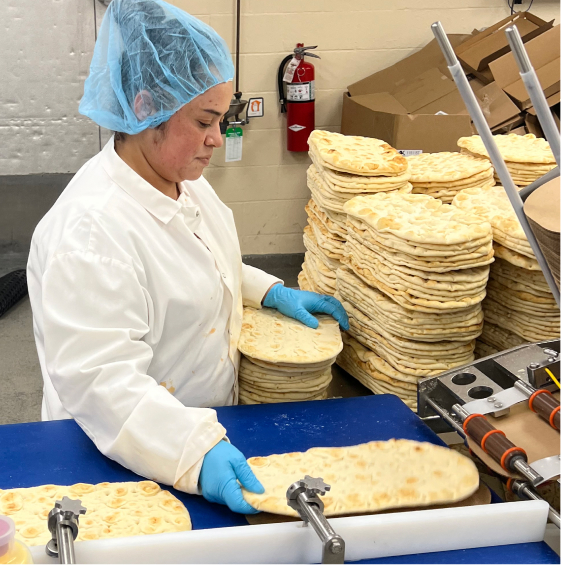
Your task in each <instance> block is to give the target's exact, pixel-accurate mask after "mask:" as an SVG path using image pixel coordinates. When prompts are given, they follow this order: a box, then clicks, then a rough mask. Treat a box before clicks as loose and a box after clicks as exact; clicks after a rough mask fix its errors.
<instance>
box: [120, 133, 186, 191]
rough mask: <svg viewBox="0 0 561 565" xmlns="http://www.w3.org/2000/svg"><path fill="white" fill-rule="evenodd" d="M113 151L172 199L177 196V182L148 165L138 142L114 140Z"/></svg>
mask: <svg viewBox="0 0 561 565" xmlns="http://www.w3.org/2000/svg"><path fill="white" fill-rule="evenodd" d="M115 152H116V153H117V155H119V157H120V158H121V159H122V160H123V161H124V162H125V163H126V164H127V165H128V166H129V167H130V168H131V169H132V170H133V171H134V172H135V173H137V174H138V175H140V176H141V177H142V178H143V179H144V180H145V181H146V182H148V183H150V184H151V185H152V186H153V187H154V188H156V189H158V190H159V191H160V192H161V193H162V194H165V195H166V196H168V197H169V198H172V199H173V200H177V199H178V198H179V195H180V192H179V187H178V186H177V183H175V182H172V181H169V180H166V179H164V178H163V177H162V176H160V175H159V174H158V173H157V172H156V171H155V170H154V169H153V168H152V167H151V165H150V163H149V162H148V159H146V157H145V155H144V153H143V152H142V148H141V146H140V145H139V144H137V143H133V142H132V141H131V140H127V141H126V142H123V141H121V142H115Z"/></svg>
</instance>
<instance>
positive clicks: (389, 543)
mask: <svg viewBox="0 0 561 565" xmlns="http://www.w3.org/2000/svg"><path fill="white" fill-rule="evenodd" d="M548 508H549V507H548V504H547V503H546V502H544V501H525V502H511V503H501V504H489V505H485V506H466V507H461V508H445V509H440V510H422V511H416V512H402V513H395V514H385V515H383V514H382V515H377V516H356V517H350V518H333V519H331V520H329V521H330V523H331V524H332V526H333V528H334V529H335V531H336V532H337V533H338V534H340V535H341V536H342V537H343V539H344V540H345V543H346V553H345V560H346V561H358V560H360V559H367V558H374V557H387V556H390V555H408V554H412V553H429V552H434V551H448V550H455V549H469V548H473V547H488V546H496V545H507V544H513V543H528V542H537V541H542V540H543V539H544V534H545V526H546V522H547V513H548ZM32 553H33V559H34V562H35V563H56V561H55V560H53V559H50V558H49V557H47V555H46V554H45V550H44V547H34V548H32ZM76 561H77V563H320V562H321V544H320V541H319V539H318V537H317V535H316V533H315V532H314V531H313V529H312V528H311V527H308V528H304V527H302V523H301V522H289V523H283V524H267V525H262V526H240V527H235V528H220V529H212V530H196V531H192V532H181V533H174V534H158V535H151V536H140V537H131V538H122V539H108V540H96V541H89V542H79V543H77V544H76Z"/></svg>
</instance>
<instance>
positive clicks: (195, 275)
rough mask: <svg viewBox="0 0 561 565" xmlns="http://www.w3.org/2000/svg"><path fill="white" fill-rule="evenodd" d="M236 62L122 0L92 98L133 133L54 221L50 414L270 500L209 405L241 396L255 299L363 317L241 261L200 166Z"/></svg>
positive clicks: (183, 28)
mask: <svg viewBox="0 0 561 565" xmlns="http://www.w3.org/2000/svg"><path fill="white" fill-rule="evenodd" d="M232 77H233V66H232V61H231V57H230V55H229V52H228V49H227V47H226V45H225V43H224V42H223V40H222V39H221V38H220V37H219V36H218V35H216V33H215V32H214V31H213V30H212V29H211V28H209V27H208V26H206V25H204V24H203V23H201V22H200V21H198V20H196V19H195V18H193V17H191V16H189V15H188V14H186V13H185V12H183V11H181V10H179V9H178V8H175V7H173V6H171V5H169V4H166V3H165V2H163V1H161V0H113V2H112V3H111V5H110V6H109V8H108V10H107V13H106V15H105V17H104V20H103V23H102V26H101V29H100V33H99V37H98V40H97V42H96V46H95V50H94V56H93V60H92V64H91V69H90V75H89V77H88V79H87V80H86V83H85V94H84V98H83V99H82V102H81V104H80V112H81V113H83V114H85V115H87V116H89V117H90V118H92V119H93V120H94V121H95V122H96V123H97V124H99V125H101V126H103V127H106V128H109V129H112V130H113V131H115V132H117V133H116V134H115V136H114V137H113V138H112V139H111V140H110V141H109V142H108V143H107V145H106V146H105V148H104V149H103V150H102V151H101V152H100V153H99V154H98V155H96V156H95V157H93V158H92V159H91V160H90V161H88V162H87V163H86V164H85V165H84V166H83V167H82V168H81V169H80V170H79V171H78V173H77V174H76V175H75V177H74V178H73V180H72V181H71V182H70V184H69V185H68V187H67V188H66V189H65V190H64V192H63V194H62V195H61V197H60V198H59V199H58V200H57V202H56V203H55V205H54V206H53V208H52V209H51V210H50V211H49V212H48V213H47V215H46V216H45V217H44V218H43V220H42V221H41V222H40V223H39V225H38V226H37V228H36V230H35V233H34V235H33V241H32V246H31V251H30V256H29V263H28V281H29V294H30V298H31V305H32V308H33V318H34V332H35V339H36V342H37V349H38V353H39V359H40V363H41V370H42V373H43V378H44V397H43V407H42V417H43V419H44V420H53V419H61V418H75V419H76V421H77V422H78V424H79V425H80V426H81V427H82V429H83V430H84V431H85V433H86V434H88V436H89V437H90V438H91V439H92V440H93V441H94V442H95V444H96V445H97V447H98V448H99V449H100V451H101V452H102V453H104V454H105V455H107V456H108V457H110V458H112V459H114V460H116V461H118V462H119V463H121V464H122V465H124V466H126V467H128V468H130V469H132V470H133V471H135V472H136V473H138V474H140V475H142V476H145V477H149V478H151V479H153V480H156V481H158V482H162V483H165V484H169V485H173V486H174V487H175V488H177V489H179V490H182V491H185V492H189V493H199V492H201V493H202V494H203V496H205V497H206V498H207V499H208V500H211V501H213V502H219V503H223V504H227V505H228V506H229V507H230V508H231V509H232V510H234V511H236V512H253V511H254V510H253V509H252V508H251V507H250V506H249V505H248V504H247V503H246V502H245V501H244V500H243V497H242V494H241V490H240V487H239V483H238V480H239V481H240V483H241V484H242V485H244V486H245V487H246V488H248V489H250V490H252V491H254V492H262V488H263V487H262V486H261V485H260V483H259V482H258V481H257V479H256V478H255V476H254V475H253V473H252V472H251V470H250V468H249V466H248V465H247V462H246V460H245V458H244V457H243V455H242V454H241V453H240V452H239V451H238V450H237V449H236V448H235V447H234V446H232V445H230V444H229V443H228V441H227V440H226V439H225V434H226V430H225V429H224V428H223V427H222V426H221V425H220V423H219V422H218V421H217V417H216V412H215V411H214V410H211V409H209V408H208V407H209V406H220V405H229V404H233V403H236V402H237V392H238V390H237V370H238V364H239V354H238V352H237V342H238V338H239V335H240V330H241V321H242V307H243V306H242V305H243V304H247V305H251V306H253V307H255V308H260V307H261V305H262V304H263V305H264V306H267V307H270V308H277V309H278V310H280V311H281V312H282V313H284V314H286V315H287V316H291V317H293V318H296V319H298V320H300V321H302V322H303V323H305V324H308V325H309V326H312V327H317V320H316V319H315V318H314V317H313V316H312V313H314V312H324V313H328V314H331V315H333V316H334V317H335V318H336V319H337V320H338V321H339V322H340V324H341V326H342V327H343V328H345V329H346V328H347V327H348V326H347V324H348V320H347V317H346V314H345V312H344V310H343V308H342V306H341V305H340V303H339V302H338V301H336V300H335V299H333V298H331V297H323V296H320V295H317V294H314V293H309V292H300V291H295V290H291V289H287V288H285V287H284V286H283V284H282V281H280V280H279V279H277V278H275V277H273V276H271V275H268V274H266V273H264V272H262V271H260V270H258V269H254V268H252V267H250V266H247V265H243V264H242V261H241V254H240V248H239V244H238V239H237V235H236V230H235V226H234V221H233V217H232V213H231V211H230V210H229V209H228V208H227V207H226V206H225V205H224V204H223V203H222V202H221V201H220V200H219V199H218V197H217V196H216V194H215V193H214V191H213V190H212V188H211V186H210V185H209V184H208V182H207V181H206V180H205V179H204V178H203V177H202V176H201V175H202V172H203V169H204V168H205V167H206V166H207V165H208V164H209V161H210V158H211V156H212V152H213V149H214V148H215V147H220V146H221V145H222V136H221V134H220V126H219V122H220V120H221V118H222V116H223V115H224V114H225V113H226V111H227V110H228V108H229V104H230V100H231V98H232V82H231V81H232ZM159 385H161V386H159Z"/></svg>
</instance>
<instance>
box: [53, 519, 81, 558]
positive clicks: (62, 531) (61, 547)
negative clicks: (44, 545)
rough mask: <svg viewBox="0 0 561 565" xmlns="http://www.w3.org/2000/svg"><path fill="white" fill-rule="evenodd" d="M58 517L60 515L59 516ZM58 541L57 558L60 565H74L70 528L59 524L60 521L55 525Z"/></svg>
mask: <svg viewBox="0 0 561 565" xmlns="http://www.w3.org/2000/svg"><path fill="white" fill-rule="evenodd" d="M59 516H60V514H59ZM56 530H57V540H58V544H57V547H58V557H59V560H60V562H61V563H76V556H75V555H74V538H73V536H72V528H71V527H70V526H64V525H63V524H61V520H59V521H58V523H57V525H56Z"/></svg>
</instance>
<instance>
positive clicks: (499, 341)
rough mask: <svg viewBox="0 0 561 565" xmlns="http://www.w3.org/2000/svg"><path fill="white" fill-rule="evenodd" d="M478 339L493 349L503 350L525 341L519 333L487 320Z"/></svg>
mask: <svg viewBox="0 0 561 565" xmlns="http://www.w3.org/2000/svg"><path fill="white" fill-rule="evenodd" d="M479 340H480V341H481V342H483V343H484V344H486V345H488V346H491V347H492V348H494V350H495V351H505V350H506V349H511V348H513V347H516V346H518V345H523V344H524V343H527V342H526V340H525V339H524V338H522V337H520V336H519V335H516V334H515V333H513V332H511V331H510V330H508V329H506V328H501V327H500V326H496V325H495V324H492V323H491V322H488V321H485V325H484V326H483V333H482V334H481V335H480V336H479ZM476 348H477V345H476Z"/></svg>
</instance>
